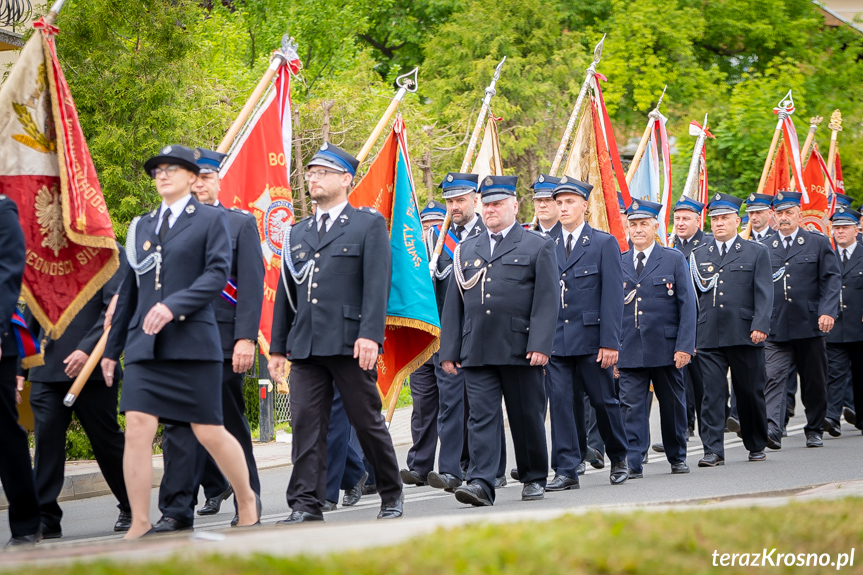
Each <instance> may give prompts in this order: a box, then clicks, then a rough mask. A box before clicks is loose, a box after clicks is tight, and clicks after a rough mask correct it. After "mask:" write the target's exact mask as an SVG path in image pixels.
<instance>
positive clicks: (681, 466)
mask: <svg viewBox="0 0 863 575" xmlns="http://www.w3.org/2000/svg"><path fill="white" fill-rule="evenodd" d="M671 472H672V473H689V465H687V463H686V462H685V461H681V462H679V463H672V464H671Z"/></svg>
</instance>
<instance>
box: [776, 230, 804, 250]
mask: <svg viewBox="0 0 863 575" xmlns="http://www.w3.org/2000/svg"><path fill="white" fill-rule="evenodd" d="M798 231H800V228H799V227H797V228H795V229H794V231H793V232H791V235H790V236H785V235H782V232H779V243H781V244H782V247H783V248H784V247H785V246H786V245H788V244H786V243H785V238H791V243H792V244H793V243H794V240H796V239H797V232H798Z"/></svg>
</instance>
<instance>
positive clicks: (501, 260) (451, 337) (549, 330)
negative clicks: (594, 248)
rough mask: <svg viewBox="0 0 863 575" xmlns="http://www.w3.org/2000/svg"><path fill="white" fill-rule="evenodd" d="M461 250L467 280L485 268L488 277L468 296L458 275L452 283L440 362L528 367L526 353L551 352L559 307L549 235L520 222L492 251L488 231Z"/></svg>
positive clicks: (462, 270) (467, 242)
mask: <svg viewBox="0 0 863 575" xmlns="http://www.w3.org/2000/svg"><path fill="white" fill-rule="evenodd" d="M460 252H461V253H460V261H461V268H460V269H461V272H462V273H463V274H464V277H465V279H466V280H467V281H470V280H471V278H474V277H475V276H476V275H477V274H481V273H483V270H486V272H485V274H486V277H485V281H484V282H483V281H480V282H479V283H477V284H476V285H475V286H474V287H473V288H471V289H469V290H465V292H464V299H462V294H461V293H460V292H459V286H458V282H457V281H456V280H455V278H452V281H450V282H449V289H448V291H447V295H446V304H445V305H444V311H443V316H442V318H441V320H442V323H443V327H442V329H441V347H440V360H441V361H442V362H443V361H453V362H457V363H461V365H462V367H481V366H483V365H530V360H528V359H526V357H525V356H527V354H528V352H532V351H538V352H540V353H544V354H546V355H551V349H552V341H553V339H554V326H555V323H556V322H557V312H558V308H559V307H560V304H559V301H560V287H559V284H558V280H557V270H556V268H555V260H554V244H553V243H552V242H551V239H550V238H549V237H548V236H546V235H543V234H542V233H541V232H534V231H529V230H525V229H524V228H523V227H522V226H521V225H519V224H516V225H514V226H513V227H512V229H510V231H509V232H508V233H507V234H506V236H505V237H504V238H503V240H502V241H501V242H500V243H499V244H498V245H497V246H496V247H495V250H494V254H491V240H490V239H489V236H488V232H484V233H482V234H480V235H479V236H472V237H470V238H468V239H466V240H465V241H463V242H462V243H461V249H460ZM452 273H453V274H455V273H457V272H456V270H455V269H454V270H453V272H452ZM483 295H484V296H485V297H484V301H483Z"/></svg>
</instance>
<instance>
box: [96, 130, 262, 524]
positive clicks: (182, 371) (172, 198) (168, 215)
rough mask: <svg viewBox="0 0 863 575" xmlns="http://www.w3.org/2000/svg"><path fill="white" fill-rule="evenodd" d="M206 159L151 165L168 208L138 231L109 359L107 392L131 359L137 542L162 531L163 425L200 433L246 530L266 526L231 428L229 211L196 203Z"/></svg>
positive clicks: (166, 152)
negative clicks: (225, 294)
mask: <svg viewBox="0 0 863 575" xmlns="http://www.w3.org/2000/svg"><path fill="white" fill-rule="evenodd" d="M196 159H197V158H196V154H194V153H193V152H192V150H190V149H189V148H186V147H185V146H167V147H165V148H163V149H162V151H161V153H160V154H159V155H156V156H154V157H152V158H150V159H149V160H147V161H146V162H145V163H144V169H145V170H146V172H147V173H148V174H150V175H151V176H152V177H153V178H154V179H155V180H156V188H157V190H158V191H159V195H160V196H162V203H161V206H160V207H159V208H157V209H155V210H153V211H152V212H150V214H145V215H143V216H140V217H138V218H136V219H135V220H133V221H132V224H131V225H130V226H129V235H128V236H127V241H126V244H127V249H126V254H127V256H128V258H129V268H127V270H126V275H125V278H124V280H123V285H122V287H121V288H120V294H119V296H120V297H119V299H118V302H117V309H116V312H115V314H114V317H113V321H114V329H113V330H112V331H111V335H110V336H109V338H108V344H107V346H106V348H105V354H104V357H103V359H102V373H103V375H104V376H105V383H106V384H108V385H112V384H113V380H114V368H115V366H116V364H117V360H118V359H119V357H120V352H121V351H122V350H123V349H125V350H126V357H125V368H126V369H125V378H126V379H125V384H124V386H123V394H122V397H121V399H120V410H121V411H122V412H124V413H125V414H126V451H125V455H124V458H123V470H124V475H125V478H126V489H127V491H128V494H129V502H130V504H131V507H132V527H131V529H130V530H129V532H128V533H127V534H126V538H127V539H133V538H136V537H140V536H141V535H144V534H146V533H147V532H148V531H150V530H151V529H152V526H151V524H150V519H149V499H150V486H151V485H152V481H153V466H152V460H151V452H152V444H153V438H154V437H155V435H156V429H157V427H158V425H159V422H160V421H163V422H168V423H173V424H188V425H191V427H192V430H193V431H194V432H195V437H197V439H198V441H200V442H201V444H202V445H203V446H204V448H205V449H206V450H207V451H208V452H209V453H210V455H212V456H213V459H215V460H216V463H217V465H218V466H219V468H220V469H221V470H222V472H223V473H224V474H225V475H226V476H227V478H228V481H230V483H231V485H232V486H233V488H234V493H235V494H236V496H237V499H238V507H239V515H240V519H239V525H240V526H246V525H253V524H255V523H258V522H259V519H260V510H259V505H260V500H257V505H256V496H255V493H254V491H252V488H251V487H250V485H249V470H248V468H247V467H246V460H245V458H244V456H243V450H242V448H241V447H240V444H239V442H237V440H236V439H235V438H234V437H233V436H232V435H231V434H230V433H228V432H227V431H226V430H225V427H224V426H223V425H222V394H221V385H222V362H223V358H222V346H221V341H220V338H219V328H218V327H217V325H216V315H215V312H214V310H213V300H214V299H215V298H216V297H217V296H218V295H219V293H221V291H222V289H224V287H225V284H226V282H227V279H228V270H229V269H230V264H231V244H230V239H229V238H230V236H229V232H228V222H227V216H226V215H225V212H224V210H220V209H216V208H213V207H211V206H206V205H204V204H201V203H199V202H198V201H197V200H196V199H194V198H193V197H192V195H191V191H192V185H193V184H194V183H195V180H196V179H197V177H198V173H199V168H198V165H197V164H196V163H195V160H196ZM214 386H215V387H214ZM256 507H258V509H256Z"/></svg>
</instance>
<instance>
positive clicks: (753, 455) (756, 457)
mask: <svg viewBox="0 0 863 575" xmlns="http://www.w3.org/2000/svg"><path fill="white" fill-rule="evenodd" d="M749 461H767V454H766V453H764V452H763V451H750V452H749Z"/></svg>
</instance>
